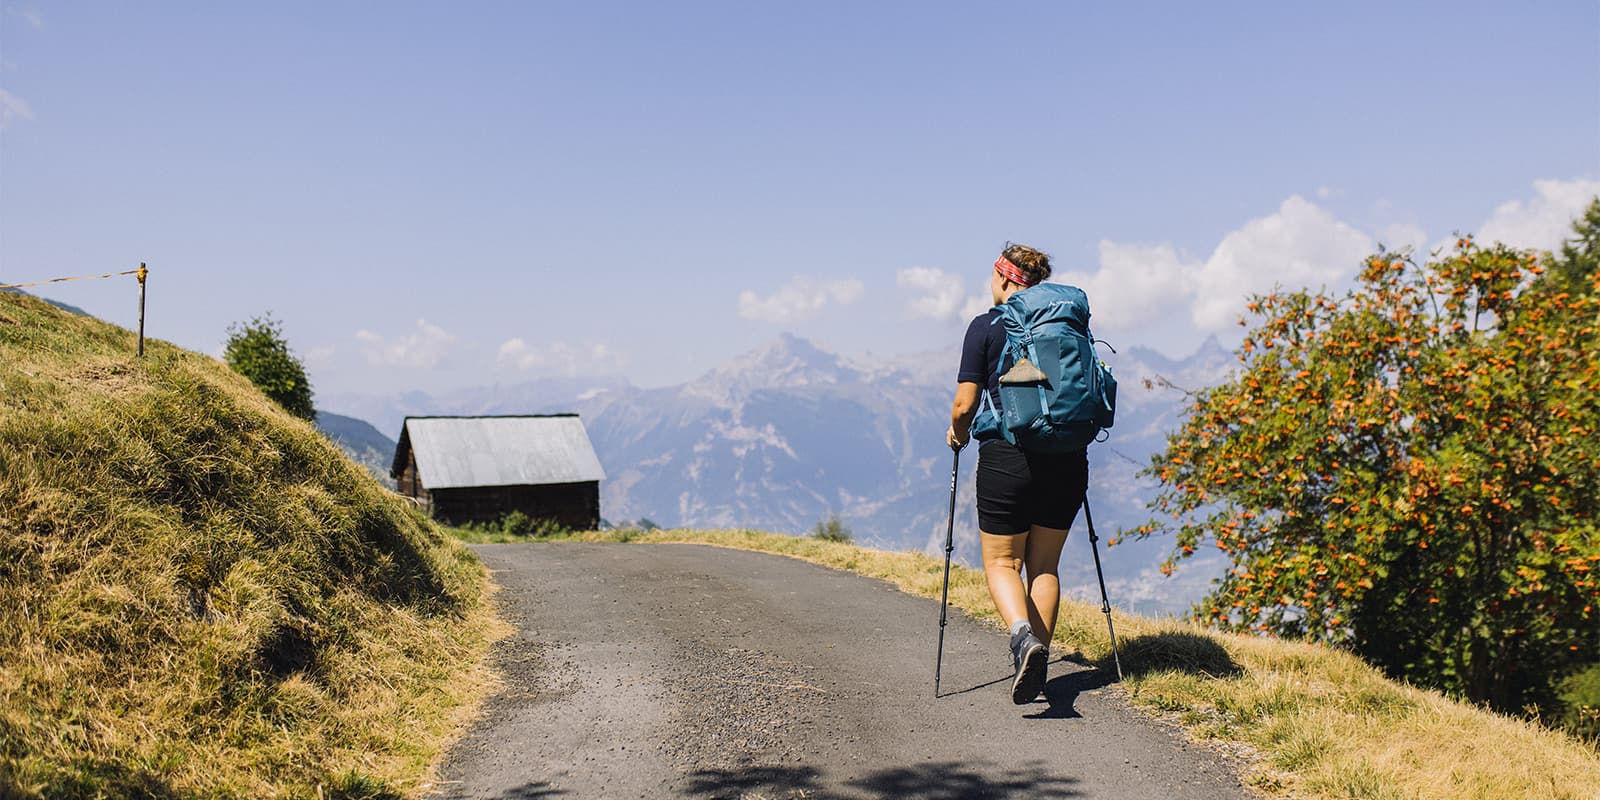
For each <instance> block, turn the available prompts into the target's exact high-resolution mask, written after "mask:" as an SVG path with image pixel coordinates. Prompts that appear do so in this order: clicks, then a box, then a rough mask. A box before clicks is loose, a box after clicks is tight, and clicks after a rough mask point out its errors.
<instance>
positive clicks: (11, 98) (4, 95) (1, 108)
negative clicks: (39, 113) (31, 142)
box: [0, 89, 33, 130]
mask: <svg viewBox="0 0 1600 800" xmlns="http://www.w3.org/2000/svg"><path fill="white" fill-rule="evenodd" d="M19 119H20V120H24V121H31V120H32V119H33V107H32V106H29V105H28V101H26V100H23V99H22V98H20V97H18V96H16V95H14V94H12V93H10V92H8V91H6V90H4V89H0V130H3V129H5V128H8V127H10V126H11V123H12V121H13V120H19Z"/></svg>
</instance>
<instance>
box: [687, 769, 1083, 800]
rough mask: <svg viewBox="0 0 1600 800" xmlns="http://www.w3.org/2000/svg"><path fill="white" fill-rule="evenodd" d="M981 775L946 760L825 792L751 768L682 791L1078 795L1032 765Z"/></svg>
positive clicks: (913, 799)
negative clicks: (838, 790) (844, 789)
mask: <svg viewBox="0 0 1600 800" xmlns="http://www.w3.org/2000/svg"><path fill="white" fill-rule="evenodd" d="M988 772H990V773H992V774H985V772H984V771H983V765H981V764H956V763H951V762H942V763H933V764H921V765H918V766H914V767H895V768H893V769H882V770H877V771H875V772H872V773H869V774H867V775H864V776H862V777H859V778H852V779H851V780H848V781H846V782H845V784H844V785H845V786H847V787H849V791H848V794H840V793H839V792H837V791H829V790H828V789H826V788H825V787H824V786H823V785H822V782H821V780H820V778H821V775H820V773H818V771H817V770H816V769H814V768H812V767H750V768H747V769H729V770H700V771H698V772H695V773H692V774H691V775H690V776H689V784H688V786H687V787H685V791H684V793H685V794H686V795H687V796H689V797H706V798H713V797H715V798H741V797H745V796H747V795H750V794H757V795H758V796H760V797H771V798H800V797H805V798H842V797H859V796H862V795H865V796H867V797H873V798H908V799H909V800H963V798H1013V797H1016V798H1021V797H1043V798H1065V797H1081V796H1082V795H1083V793H1082V792H1079V791H1077V790H1076V789H1074V788H1073V787H1074V786H1076V785H1077V783H1078V780H1077V779H1076V778H1069V777H1065V776H1060V775H1052V774H1050V773H1048V772H1046V771H1045V770H1044V768H1043V767H1042V766H1039V765H1037V764H1032V765H1028V766H1026V767H1023V768H1021V769H1017V768H1007V769H1001V768H994V769H991V770H988Z"/></svg>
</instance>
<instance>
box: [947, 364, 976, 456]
mask: <svg viewBox="0 0 1600 800" xmlns="http://www.w3.org/2000/svg"><path fill="white" fill-rule="evenodd" d="M981 391H983V387H982V386H979V385H978V384H976V383H968V382H966V381H962V382H961V383H958V384H956V399H955V402H954V403H952V404H951V405H950V430H948V431H946V432H945V444H948V445H950V446H951V447H953V448H961V447H966V446H967V439H968V437H970V436H971V435H972V431H971V429H972V418H973V417H975V416H977V415H978V393H979V392H981Z"/></svg>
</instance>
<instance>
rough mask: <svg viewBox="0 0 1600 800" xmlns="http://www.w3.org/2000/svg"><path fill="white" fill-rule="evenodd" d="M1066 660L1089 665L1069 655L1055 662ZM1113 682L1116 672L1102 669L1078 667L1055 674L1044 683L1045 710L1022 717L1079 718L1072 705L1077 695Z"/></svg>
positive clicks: (1065, 661)
mask: <svg viewBox="0 0 1600 800" xmlns="http://www.w3.org/2000/svg"><path fill="white" fill-rule="evenodd" d="M1067 662H1071V663H1074V664H1079V665H1082V666H1085V667H1088V666H1089V664H1088V662H1086V661H1083V660H1081V659H1077V658H1070V657H1068V658H1062V659H1060V660H1059V661H1058V662H1057V663H1067ZM1115 682H1116V674H1115V673H1113V672H1111V671H1109V670H1104V669H1079V670H1076V671H1074V672H1068V673H1066V674H1064V675H1057V676H1056V677H1054V678H1051V679H1050V680H1049V682H1048V683H1046V684H1045V685H1044V700H1045V703H1047V704H1048V705H1047V706H1046V708H1045V710H1043V711H1040V712H1038V713H1037V714H1024V715H1022V716H1023V718H1024V719H1081V718H1082V717H1083V715H1082V714H1079V713H1078V710H1077V709H1076V708H1074V707H1073V706H1074V705H1075V704H1076V703H1077V702H1078V695H1080V694H1083V693H1084V692H1090V691H1094V690H1095V689H1101V688H1104V687H1107V686H1110V685H1111V684H1112V683H1115Z"/></svg>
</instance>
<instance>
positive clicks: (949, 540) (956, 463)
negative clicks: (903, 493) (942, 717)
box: [933, 445, 961, 697]
mask: <svg viewBox="0 0 1600 800" xmlns="http://www.w3.org/2000/svg"><path fill="white" fill-rule="evenodd" d="M950 449H951V450H954V451H955V458H954V459H952V460H951V462H950V524H949V526H947V527H946V528H945V529H944V591H943V592H942V593H941V596H940V597H939V658H938V660H937V661H935V662H934V663H933V696H934V697H938V696H939V675H940V673H941V672H943V671H944V622H945V609H946V607H947V606H948V605H949V603H950V554H951V553H953V552H955V549H956V539H955V536H956V473H957V470H959V469H960V467H961V448H960V447H956V446H954V445H952V446H951V448H950Z"/></svg>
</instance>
